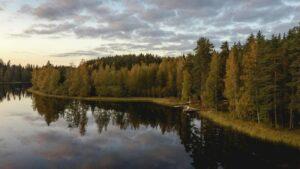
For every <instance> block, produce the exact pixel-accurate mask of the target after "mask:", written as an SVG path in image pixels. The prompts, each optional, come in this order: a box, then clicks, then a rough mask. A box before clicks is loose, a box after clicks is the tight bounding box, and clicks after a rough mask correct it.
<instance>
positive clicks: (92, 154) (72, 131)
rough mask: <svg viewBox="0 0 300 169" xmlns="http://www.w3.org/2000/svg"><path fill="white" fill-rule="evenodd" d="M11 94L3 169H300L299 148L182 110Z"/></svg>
mask: <svg viewBox="0 0 300 169" xmlns="http://www.w3.org/2000/svg"><path fill="white" fill-rule="evenodd" d="M19 91H20V90H19ZM21 91H22V90H21ZM7 93H9V92H6V96H5V97H4V98H5V99H4V98H3V99H2V100H3V102H2V103H0V108H1V107H6V109H5V111H1V109H0V122H1V123H0V168H164V169H167V168H216V169H217V168H289V169H292V168H300V161H299V155H300V152H299V151H298V150H296V149H293V148H289V147H286V146H283V145H276V144H271V143H267V142H264V141H260V140H257V139H252V138H249V137H247V136H245V135H242V134H239V133H236V132H234V131H232V130H230V129H226V128H222V127H220V126H218V125H216V124H214V123H212V122H210V121H208V120H206V119H203V118H201V117H199V116H198V114H186V113H182V112H181V110H179V109H174V108H169V107H164V106H159V105H155V104H151V103H110V102H90V101H78V100H65V99H53V98H47V97H41V96H36V95H33V96H30V95H28V94H26V92H25V93H24V92H23V94H17V93H18V92H15V94H14V95H15V96H18V98H21V101H19V99H18V102H16V101H13V100H11V101H8V100H9V99H8V98H7V95H10V96H11V95H12V94H7ZM19 93H20V92H19ZM19 96H20V97H19ZM21 104H23V106H26V110H25V108H23V107H22V108H19V107H21ZM31 107H33V109H31V110H30V108H31ZM27 109H28V110H27ZM2 110H3V109H2ZM16 112H18V113H16ZM19 112H22V113H19ZM16 114H17V116H16ZM11 131H14V132H11Z"/></svg>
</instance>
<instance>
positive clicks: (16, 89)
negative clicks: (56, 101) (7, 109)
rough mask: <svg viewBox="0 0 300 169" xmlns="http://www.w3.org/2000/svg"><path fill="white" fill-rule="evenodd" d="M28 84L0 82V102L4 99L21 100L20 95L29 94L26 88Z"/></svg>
mask: <svg viewBox="0 0 300 169" xmlns="http://www.w3.org/2000/svg"><path fill="white" fill-rule="evenodd" d="M30 86H31V85H30V84H11V85H8V84H7V85H6V84H0V103H1V102H2V101H3V100H4V99H5V100H8V101H9V100H11V99H13V100H15V99H19V100H21V98H22V97H25V96H29V95H30V94H29V93H27V92H26V89H27V88H28V87H30Z"/></svg>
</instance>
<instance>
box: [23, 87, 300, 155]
mask: <svg viewBox="0 0 300 169" xmlns="http://www.w3.org/2000/svg"><path fill="white" fill-rule="evenodd" d="M27 91H28V92H30V93H32V94H36V95H40V96H44V97H52V98H60V99H77V100H88V101H107V102H149V103H156V104H159V105H164V106H170V107H174V106H183V102H182V101H180V100H178V99H176V98H152V97H97V96H95V97H73V96H62V95H51V94H46V93H43V92H39V91H36V90H33V89H31V88H30V89H28V90H27ZM194 106H195V107H197V105H194ZM199 114H200V115H201V116H203V117H205V118H207V119H209V120H211V121H213V122H214V123H216V124H219V125H221V126H223V127H228V128H231V129H233V130H235V131H238V132H240V133H243V134H246V135H248V136H250V137H253V138H257V139H261V140H266V141H270V142H273V143H281V144H286V145H289V146H292V147H295V148H298V149H300V130H299V129H298V130H293V131H290V130H288V129H274V128H271V127H269V126H267V125H264V124H258V123H255V122H251V121H245V120H240V119H235V118H232V117H230V115H228V113H220V112H212V111H200V112H199Z"/></svg>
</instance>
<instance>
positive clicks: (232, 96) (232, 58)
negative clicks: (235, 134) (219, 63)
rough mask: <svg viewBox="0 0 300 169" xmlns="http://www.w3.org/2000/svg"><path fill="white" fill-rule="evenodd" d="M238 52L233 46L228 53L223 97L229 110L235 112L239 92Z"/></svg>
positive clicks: (236, 47) (235, 46)
mask: <svg viewBox="0 0 300 169" xmlns="http://www.w3.org/2000/svg"><path fill="white" fill-rule="evenodd" d="M238 57H239V50H238V46H237V45H236V44H235V45H234V46H233V47H232V48H231V51H230V54H229V57H228V59H227V62H226V75H225V80H224V81H225V90H224V95H225V97H226V98H227V99H228V103H229V110H230V111H233V112H237V109H236V106H237V102H238V99H239V90H240V66H239V61H238V59H239V58H238Z"/></svg>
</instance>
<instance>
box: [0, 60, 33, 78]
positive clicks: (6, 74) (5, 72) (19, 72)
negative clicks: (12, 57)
mask: <svg viewBox="0 0 300 169" xmlns="http://www.w3.org/2000/svg"><path fill="white" fill-rule="evenodd" d="M32 70H33V67H32V66H31V65H27V66H25V67H23V66H21V65H11V64H10V61H8V62H7V63H6V64H5V63H4V62H3V61H2V60H1V59H0V83H11V82H30V80H31V72H32Z"/></svg>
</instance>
